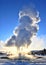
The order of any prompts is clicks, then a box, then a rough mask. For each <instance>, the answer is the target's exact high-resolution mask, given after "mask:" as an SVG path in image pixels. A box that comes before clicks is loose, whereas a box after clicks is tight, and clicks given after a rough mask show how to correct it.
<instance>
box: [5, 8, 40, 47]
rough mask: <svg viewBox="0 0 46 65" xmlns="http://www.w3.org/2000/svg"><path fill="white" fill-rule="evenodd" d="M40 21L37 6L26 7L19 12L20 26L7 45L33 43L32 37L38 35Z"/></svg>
mask: <svg viewBox="0 0 46 65" xmlns="http://www.w3.org/2000/svg"><path fill="white" fill-rule="evenodd" d="M39 21H40V17H39V12H38V11H37V10H36V9H35V8H25V9H24V10H21V11H20V12H19V23H20V24H19V26H18V27H17V28H16V29H15V30H14V34H15V35H13V36H12V37H11V38H10V39H9V40H8V41H7V44H6V46H11V45H16V46H17V47H20V46H22V45H25V44H27V46H28V45H29V44H31V38H32V37H33V36H34V35H36V33H37V31H38V29H39V27H38V22H39Z"/></svg>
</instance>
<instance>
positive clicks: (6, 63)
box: [0, 58, 46, 65]
mask: <svg viewBox="0 0 46 65" xmlns="http://www.w3.org/2000/svg"><path fill="white" fill-rule="evenodd" d="M0 65H46V58H39V59H35V60H33V59H31V60H8V59H0Z"/></svg>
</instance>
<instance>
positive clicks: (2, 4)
mask: <svg viewBox="0 0 46 65" xmlns="http://www.w3.org/2000/svg"><path fill="white" fill-rule="evenodd" d="M29 4H33V5H34V6H35V8H36V9H37V10H38V11H39V14H40V18H41V21H40V23H39V31H38V32H37V35H38V36H41V35H43V36H45V35H46V0H0V40H2V41H5V40H6V39H7V38H9V37H10V36H12V35H13V30H14V28H15V27H16V26H18V25H19V21H18V17H19V14H18V13H19V11H20V10H21V9H22V8H23V7H24V6H25V5H29Z"/></svg>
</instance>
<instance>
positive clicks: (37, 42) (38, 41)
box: [30, 35, 46, 50]
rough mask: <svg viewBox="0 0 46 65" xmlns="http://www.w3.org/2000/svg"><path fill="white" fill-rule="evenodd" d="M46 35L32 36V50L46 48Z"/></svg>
mask: <svg viewBox="0 0 46 65" xmlns="http://www.w3.org/2000/svg"><path fill="white" fill-rule="evenodd" d="M45 39H46V36H45V35H44V36H42V35H41V36H35V37H33V38H32V44H31V45H30V49H31V50H41V49H44V48H46V45H45V44H46V40H45Z"/></svg>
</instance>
